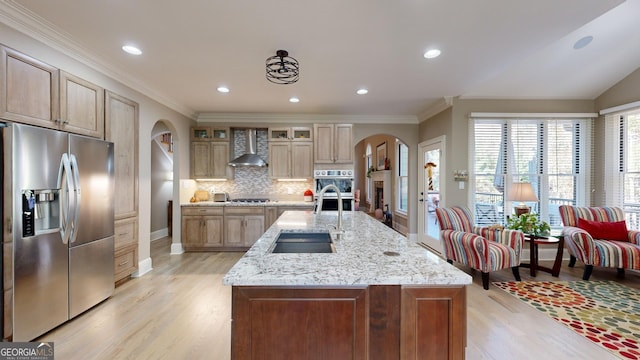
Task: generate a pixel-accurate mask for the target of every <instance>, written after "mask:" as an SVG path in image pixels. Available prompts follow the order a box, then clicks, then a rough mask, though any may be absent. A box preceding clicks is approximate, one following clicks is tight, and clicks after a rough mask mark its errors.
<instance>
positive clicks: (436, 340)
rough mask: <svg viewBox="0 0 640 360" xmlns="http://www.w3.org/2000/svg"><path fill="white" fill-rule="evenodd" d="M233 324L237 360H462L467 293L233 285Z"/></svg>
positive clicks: (396, 288)
mask: <svg viewBox="0 0 640 360" xmlns="http://www.w3.org/2000/svg"><path fill="white" fill-rule="evenodd" d="M291 309H297V311H290V310H291ZM231 317H232V323H233V326H232V329H231V331H232V334H231V358H233V359H259V358H319V359H368V358H372V359H373V358H375V359H411V360H413V359H416V360H417V359H450V360H457V359H464V357H465V347H466V293H465V288H464V286H462V287H458V286H450V287H426V286H425V287H420V286H400V285H389V286H387V285H370V286H351V287H337V286H336V287H322V288H314V287H291V286H286V287H269V286H262V287H258V286H234V287H233V288H232V314H231ZM327 319H331V320H330V321H328V320H327ZM285 324H286V325H285ZM309 334H313V335H314V336H313V337H312V338H309ZM282 339H287V341H282Z"/></svg>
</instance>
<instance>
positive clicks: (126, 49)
mask: <svg viewBox="0 0 640 360" xmlns="http://www.w3.org/2000/svg"><path fill="white" fill-rule="evenodd" d="M122 50H124V52H126V53H129V54H131V55H140V54H142V50H140V49H138V48H137V47H135V46H133V45H125V46H123V47H122Z"/></svg>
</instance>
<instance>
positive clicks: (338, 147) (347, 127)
mask: <svg viewBox="0 0 640 360" xmlns="http://www.w3.org/2000/svg"><path fill="white" fill-rule="evenodd" d="M352 130H353V125H351V124H335V129H334V139H333V141H334V160H335V162H336V163H353V134H352Z"/></svg>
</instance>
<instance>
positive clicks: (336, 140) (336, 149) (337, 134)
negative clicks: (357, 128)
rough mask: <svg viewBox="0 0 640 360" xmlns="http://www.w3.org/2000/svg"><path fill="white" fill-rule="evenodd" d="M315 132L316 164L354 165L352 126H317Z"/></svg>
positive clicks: (314, 128) (314, 127)
mask: <svg viewBox="0 0 640 360" xmlns="http://www.w3.org/2000/svg"><path fill="white" fill-rule="evenodd" d="M313 131H314V136H315V137H314V142H313V144H314V154H315V157H314V159H315V163H317V164H345V163H353V134H352V133H353V125H352V124H315V125H314V126H313Z"/></svg>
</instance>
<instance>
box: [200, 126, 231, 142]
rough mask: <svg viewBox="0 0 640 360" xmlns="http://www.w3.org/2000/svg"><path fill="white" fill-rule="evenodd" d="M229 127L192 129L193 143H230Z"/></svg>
mask: <svg viewBox="0 0 640 360" xmlns="http://www.w3.org/2000/svg"><path fill="white" fill-rule="evenodd" d="M229 135H230V132H229V128H228V127H211V126H194V127H192V128H191V141H222V142H229Z"/></svg>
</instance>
